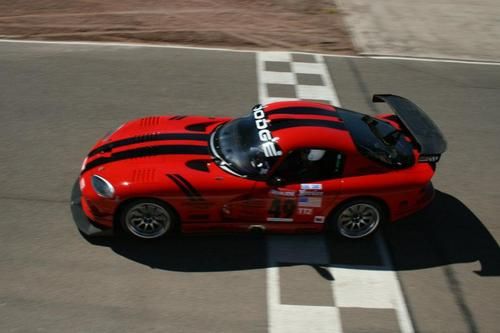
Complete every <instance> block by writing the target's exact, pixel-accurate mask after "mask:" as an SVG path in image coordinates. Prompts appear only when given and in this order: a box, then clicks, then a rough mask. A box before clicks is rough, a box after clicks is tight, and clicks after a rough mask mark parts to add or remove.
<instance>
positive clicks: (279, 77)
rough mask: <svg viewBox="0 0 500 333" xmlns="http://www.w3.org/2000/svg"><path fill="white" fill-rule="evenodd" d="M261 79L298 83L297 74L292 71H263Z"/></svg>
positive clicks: (272, 81) (266, 81)
mask: <svg viewBox="0 0 500 333" xmlns="http://www.w3.org/2000/svg"><path fill="white" fill-rule="evenodd" d="M261 80H262V81H263V82H265V83H279V84H293V85H296V84H297V78H296V77H295V74H293V73H290V72H268V71H264V72H262V73H261Z"/></svg>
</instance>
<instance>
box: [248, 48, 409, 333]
mask: <svg viewBox="0 0 500 333" xmlns="http://www.w3.org/2000/svg"><path fill="white" fill-rule="evenodd" d="M257 75H258V80H259V82H258V85H259V95H260V102H261V103H263V104H267V103H270V102H274V101H281V100H313V101H320V102H325V103H328V104H333V105H336V106H340V102H339V99H338V97H337V94H336V92H335V87H334V85H333V82H332V80H331V77H330V74H329V71H328V68H327V66H326V64H325V62H324V59H323V57H322V56H320V55H312V54H293V53H288V52H260V53H257ZM375 241H376V242H377V251H378V252H379V256H380V258H381V264H380V265H379V266H370V267H366V266H363V267H359V266H335V265H332V264H331V262H330V256H329V254H328V253H329V252H328V249H327V248H326V246H327V245H326V244H325V241H324V238H323V237H322V236H318V235H304V236H301V237H287V236H279V235H277V236H271V237H269V244H268V253H269V268H268V269H267V306H268V320H269V332H270V333H285V332H286V333H293V332H297V333H299V332H300V333H303V332H311V333H316V332H317V333H322V332H325V333H326V332H329V333H335V332H336V333H342V332H345V331H350V330H352V327H357V326H356V325H357V324H358V323H359V322H361V323H362V321H363V319H362V318H360V319H358V317H359V315H360V314H361V316H362V317H363V315H364V314H366V318H369V317H370V316H372V317H377V316H378V315H380V314H383V315H384V318H388V319H386V322H388V323H389V322H390V323H391V324H392V325H393V327H388V326H387V327H384V328H383V331H391V332H392V331H400V332H403V333H413V331H414V329H413V325H412V323H411V319H410V316H409V313H408V310H407V307H406V303H405V301H404V297H403V295H402V291H401V286H400V284H399V280H398V278H397V275H396V273H395V272H394V271H393V270H391V267H392V265H391V262H390V258H389V255H388V253H387V250H386V248H385V243H384V241H383V239H382V237H381V235H380V234H378V235H377V238H376V240H375ZM304 264H305V265H320V266H322V267H326V268H327V270H328V271H329V272H330V274H331V275H332V276H333V281H330V282H329V285H328V288H327V289H328V290H329V291H330V292H329V293H330V295H329V297H331V304H332V305H324V304H322V305H317V304H316V305H311V304H310V303H311V300H310V299H309V300H308V299H307V296H304V299H303V300H300V304H296V303H297V300H296V299H295V303H294V304H285V303H283V299H284V297H283V296H284V295H283V290H282V288H281V286H280V281H282V282H283V281H286V280H283V279H286V278H287V276H286V275H284V276H280V275H281V271H282V270H283V268H280V267H290V266H294V265H304ZM300 282H302V281H300ZM308 284H311V281H305V280H304V281H303V287H304V290H308V288H310V286H308ZM294 288H295V289H297V288H298V289H300V288H301V286H300V285H299V286H298V287H297V283H296V282H295V285H294ZM298 294H300V295H308V293H307V292H303V293H298ZM323 302H324V300H323ZM374 313H375V314H374ZM352 318H355V320H353V319H352ZM368 324H370V323H368ZM384 325H385V324H384ZM387 325H389V324H387ZM394 325H395V326H394ZM354 330H356V329H354ZM361 330H363V328H362V329H361Z"/></svg>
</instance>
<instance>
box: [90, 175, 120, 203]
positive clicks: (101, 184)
mask: <svg viewBox="0 0 500 333" xmlns="http://www.w3.org/2000/svg"><path fill="white" fill-rule="evenodd" d="M92 187H93V188H94V191H95V192H96V193H97V194H98V195H99V196H101V197H103V198H112V197H113V196H114V195H115V189H114V187H113V185H111V183H110V182H108V181H107V180H106V179H104V178H102V177H101V176H98V175H93V176H92Z"/></svg>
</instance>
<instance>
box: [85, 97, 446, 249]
mask: <svg viewBox="0 0 500 333" xmlns="http://www.w3.org/2000/svg"><path fill="white" fill-rule="evenodd" d="M373 101H374V102H386V103H388V104H389V105H390V106H391V107H392V109H393V110H394V112H395V114H385V115H378V116H376V117H373V116H369V115H365V114H361V113H357V112H353V111H349V110H346V109H343V108H338V107H334V106H330V105H324V104H319V103H314V102H307V101H292V102H277V103H271V104H268V105H265V106H263V105H256V106H255V107H254V108H253V110H252V111H251V113H250V114H249V115H247V116H244V117H241V118H236V119H231V118H214V117H200V116H181V115H179V116H154V117H147V118H142V119H137V120H133V121H130V122H128V123H126V124H124V125H122V126H120V127H119V128H118V129H117V130H115V131H114V132H112V133H110V134H107V135H106V136H105V137H104V138H102V139H101V140H99V141H98V142H97V144H96V145H95V146H94V147H93V149H92V150H91V151H90V153H89V154H88V156H87V158H85V161H84V163H83V165H82V172H81V176H80V178H79V188H80V191H81V200H80V204H81V207H82V208H83V212H84V213H85V216H86V217H87V218H86V219H85V222H82V221H80V222H78V223H77V224H78V227H79V229H80V230H81V231H82V232H83V233H84V234H87V235H92V234H95V233H97V232H101V231H103V230H105V229H113V228H117V227H119V228H121V229H122V230H124V231H125V232H127V233H129V234H131V235H134V236H137V237H140V238H147V239H152V238H158V237H161V236H163V235H165V234H167V233H171V232H174V231H179V230H182V231H185V232H194V231H220V230H232V231H236V230H267V231H280V232H309V231H311V232H313V231H322V230H326V229H330V230H334V231H336V232H338V233H339V234H341V235H343V236H345V237H349V238H361V237H365V236H367V235H369V234H371V233H373V231H374V230H375V229H376V228H377V227H378V226H379V225H380V224H381V223H383V222H386V221H395V220H397V219H400V218H402V217H404V216H407V215H409V214H412V213H414V212H416V211H418V210H420V209H422V208H423V207H424V206H426V205H427V204H428V203H429V202H430V201H431V200H432V198H433V196H434V189H433V187H432V183H431V178H432V176H433V174H434V171H435V168H436V163H437V162H438V160H439V158H440V156H441V154H442V153H443V152H444V151H445V149H446V142H445V140H444V138H443V136H442V134H441V132H440V130H439V129H438V128H437V126H436V125H435V124H434V122H433V121H432V120H431V119H430V118H429V117H428V116H427V115H426V114H425V113H424V112H423V111H422V110H420V109H419V108H418V107H417V106H416V105H415V104H413V103H412V102H410V101H409V100H407V99H405V98H402V97H399V96H395V95H374V96H373Z"/></svg>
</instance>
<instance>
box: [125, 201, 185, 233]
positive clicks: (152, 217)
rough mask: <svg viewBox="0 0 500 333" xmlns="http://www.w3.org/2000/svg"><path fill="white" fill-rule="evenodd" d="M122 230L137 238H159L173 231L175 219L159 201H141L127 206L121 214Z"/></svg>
mask: <svg viewBox="0 0 500 333" xmlns="http://www.w3.org/2000/svg"><path fill="white" fill-rule="evenodd" d="M120 222H121V225H122V228H123V229H124V230H125V231H127V232H128V233H129V234H132V235H134V236H136V237H139V238H144V239H153V238H160V237H162V236H164V235H165V234H167V233H168V232H170V231H172V230H173V229H174V226H175V224H176V223H177V218H176V215H175V214H174V212H173V211H172V209H171V208H170V207H168V206H167V205H166V204H164V203H163V202H161V201H159V200H154V199H141V200H136V201H133V202H130V203H129V204H127V205H126V206H125V207H124V208H123V210H122V213H121V216H120Z"/></svg>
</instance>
